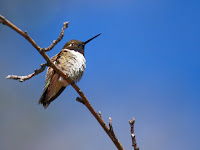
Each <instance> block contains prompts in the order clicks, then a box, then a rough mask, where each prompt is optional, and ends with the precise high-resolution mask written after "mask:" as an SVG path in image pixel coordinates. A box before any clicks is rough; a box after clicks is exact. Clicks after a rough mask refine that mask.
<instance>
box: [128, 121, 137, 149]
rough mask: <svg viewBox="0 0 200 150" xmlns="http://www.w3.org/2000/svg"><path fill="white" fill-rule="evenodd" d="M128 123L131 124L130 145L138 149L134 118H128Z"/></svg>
mask: <svg viewBox="0 0 200 150" xmlns="http://www.w3.org/2000/svg"><path fill="white" fill-rule="evenodd" d="M129 123H130V125H131V139H132V146H133V147H134V150H139V147H137V143H136V138H135V133H134V123H135V118H132V120H129Z"/></svg>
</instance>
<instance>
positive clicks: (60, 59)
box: [38, 33, 101, 108]
mask: <svg viewBox="0 0 200 150" xmlns="http://www.w3.org/2000/svg"><path fill="white" fill-rule="evenodd" d="M100 34H101V33H100ZM100 34H98V35H96V36H94V37H92V38H91V39H89V40H87V41H86V42H82V41H78V40H70V41H69V42H67V43H66V44H65V45H64V47H63V48H62V50H61V51H60V52H59V53H58V54H56V55H55V56H53V57H52V58H51V61H52V62H53V63H54V64H55V65H56V66H57V67H58V68H59V69H61V70H62V71H63V72H64V73H65V74H67V75H68V76H69V77H70V79H72V80H73V81H74V82H78V81H79V80H80V79H81V77H82V76H83V73H84V71H85V68H86V60H85V57H84V50H85V45H86V44H87V43H88V42H90V41H91V40H93V39H94V38H96V37H98V36H99V35H100ZM68 85H69V83H68V82H67V81H66V80H65V79H63V77H61V76H60V75H59V74H58V73H56V72H55V71H54V69H53V68H51V67H48V69H47V73H46V82H45V86H44V90H43V94H42V96H41V98H40V100H39V102H38V103H39V104H42V105H43V106H44V108H47V107H48V106H49V104H50V103H51V102H52V101H53V100H55V99H56V98H57V97H58V96H59V95H60V94H61V93H62V92H63V91H64V89H65V88H66V87H67V86H68Z"/></svg>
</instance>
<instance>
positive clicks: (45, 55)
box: [0, 16, 124, 150]
mask: <svg viewBox="0 0 200 150" xmlns="http://www.w3.org/2000/svg"><path fill="white" fill-rule="evenodd" d="M0 20H1V21H0V23H3V24H4V25H7V26H9V27H10V28H12V29H13V30H15V31H16V32H18V33H19V34H20V35H22V36H23V37H24V38H25V39H27V40H28V41H29V42H30V43H31V44H32V45H33V46H34V47H35V48H36V49H37V50H38V52H39V53H40V54H41V55H42V56H43V58H44V59H45V60H46V62H47V64H48V66H50V67H52V68H53V69H54V70H55V71H56V72H57V73H58V74H59V75H60V76H62V77H63V78H64V79H65V80H66V81H67V82H68V83H69V84H71V86H72V87H73V88H74V89H75V90H76V92H77V93H78V94H79V95H80V97H81V99H82V100H83V102H84V105H85V106H86V107H87V108H88V110H89V111H90V112H91V113H92V115H93V116H94V117H95V118H96V120H97V121H98V122H99V124H100V125H101V126H102V128H103V129H104V131H105V132H106V133H107V135H108V136H109V137H110V139H111V140H112V141H113V143H114V144H115V146H116V147H117V148H118V150H124V148H123V147H122V145H121V144H120V142H119V141H118V140H114V139H113V138H112V136H111V135H110V130H109V128H108V126H107V125H106V124H105V122H104V121H103V119H102V118H101V117H100V116H99V115H98V114H97V113H96V111H95V110H94V108H93V107H92V106H91V105H90V103H89V101H88V99H87V98H86V96H85V95H84V93H83V92H82V91H81V90H80V88H79V87H78V86H77V85H76V84H75V83H74V82H73V81H72V80H71V79H70V78H68V75H66V74H65V73H63V72H62V71H61V70H60V69H59V68H58V67H57V66H55V65H54V64H53V63H52V61H51V60H50V58H49V57H48V55H47V54H46V53H45V50H44V49H42V48H40V47H39V46H38V45H37V44H36V43H35V41H34V40H33V39H32V38H30V37H29V36H28V34H27V32H23V31H22V30H20V29H19V28H18V27H16V26H15V25H14V24H12V23H11V22H9V21H8V20H7V19H5V18H4V17H3V16H0ZM66 23H67V24H68V23H69V22H66ZM66 27H67V26H66ZM52 44H53V45H54V46H55V45H56V43H54V42H53V43H52ZM49 47H50V48H52V47H53V46H51V45H50V46H49ZM47 49H48V48H47Z"/></svg>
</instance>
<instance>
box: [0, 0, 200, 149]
mask: <svg viewBox="0 0 200 150" xmlns="http://www.w3.org/2000/svg"><path fill="white" fill-rule="evenodd" d="M199 6H200V2H198V1H195V0H191V1H186V0H182V1H180V0H174V1H172V0H140V1H138V0H123V1H122V0H115V1H114V0H110V1H106V0H101V1H91V0H85V1H81V0H74V1H72V0H69V1H64V0H58V1H53V0H40V1H33V0H29V1H27V0H17V1H14V0H1V9H0V14H1V15H3V16H5V17H6V18H7V19H9V20H10V21H11V22H13V23H14V24H15V25H17V26H18V27H20V28H21V29H22V30H23V31H25V30H26V31H27V32H28V34H29V35H30V36H31V37H32V38H33V39H34V40H35V41H36V43H37V44H38V45H39V46H41V47H47V46H49V44H50V43H51V42H52V41H53V40H54V39H56V38H57V37H58V35H59V33H60V30H61V28H62V25H63V22H65V21H70V24H69V27H68V28H67V29H66V30H65V36H64V38H63V40H62V41H61V42H60V43H59V44H58V45H57V46H56V47H55V48H54V49H53V50H52V51H50V52H48V55H49V56H50V57H52V56H54V55H55V54H56V53H58V52H59V51H60V50H61V48H62V47H63V45H64V44H65V43H66V42H67V41H69V40H71V39H78V40H81V41H86V40H88V39H89V38H91V37H93V36H94V35H96V34H98V33H102V35H101V36H99V37H98V38H96V39H95V40H93V41H92V42H91V43H89V44H88V45H87V46H86V49H85V57H86V63H87V68H86V72H85V73H84V76H83V78H82V80H81V81H80V82H79V83H78V86H79V87H80V88H81V89H82V90H83V92H84V93H85V94H86V96H87V98H88V99H89V101H90V102H91V104H92V105H93V107H94V109H95V110H96V111H99V110H100V111H101V112H102V117H103V119H104V120H105V122H106V123H108V117H111V118H112V120H113V126H114V130H115V132H116V134H117V136H118V138H119V140H120V142H121V144H122V145H123V146H124V148H125V149H131V148H132V147H131V139H130V127H129V123H128V120H130V119H131V118H132V117H135V118H136V124H135V132H136V137H137V143H138V145H139V147H140V149H149V150H151V149H152V150H153V149H162V150H167V149H181V150H186V149H193V150H197V149H199V147H200V144H199V134H200V130H199V126H200V119H199V116H200V109H199V108H200V101H199V100H200V79H199V77H200V68H199V66H200V59H199V56H200V50H199V49H200V43H199V39H200V28H199V27H200V20H199V18H200V10H199ZM0 51H1V55H0V68H1V72H0V83H1V84H0V95H1V97H0V102H1V104H0V120H1V122H0V133H1V134H0V149H2V150H10V149H13V150H26V149H27V148H28V149H29V150H35V149H38V150H40V149H48V150H54V149H60V150H65V149H74V150H76V149H77V150H78V149H87V150H88V149H89V150H90V149H91V150H92V149H95V150H102V149H113V150H114V149H116V148H115V147H114V145H113V143H112V142H111V141H110V139H109V138H108V137H107V135H106V134H105V133H104V131H103V129H102V128H101V127H100V126H99V125H98V123H97V121H96V120H95V119H94V118H93V117H92V115H91V114H90V113H89V111H88V110H87V109H86V108H85V107H84V106H83V105H82V104H79V103H77V102H76V101H75V98H76V97H77V93H76V92H75V91H74V90H73V89H72V88H71V87H68V88H67V89H66V90H65V91H64V92H63V94H62V95H61V96H60V97H59V98H58V99H57V100H56V101H54V102H53V103H52V104H51V105H50V107H49V108H48V109H46V110H44V109H43V107H42V106H40V105H38V100H39V98H40V96H41V94H42V91H43V86H44V82H45V72H43V73H42V74H40V75H38V76H36V77H34V78H33V79H31V80H28V81H26V82H24V83H19V82H17V81H12V80H6V79H5V77H6V76H7V75H8V74H17V75H26V74H29V73H32V72H33V70H34V69H36V68H39V66H40V64H41V63H44V62H45V61H44V60H43V58H42V57H41V56H40V55H39V54H38V52H37V51H36V50H35V49H34V48H33V47H32V46H31V45H30V44H29V43H28V42H27V41H26V40H25V39H23V38H22V37H20V36H19V35H18V34H17V33H15V32H13V31H12V30H11V29H10V28H8V27H6V26H3V25H0Z"/></svg>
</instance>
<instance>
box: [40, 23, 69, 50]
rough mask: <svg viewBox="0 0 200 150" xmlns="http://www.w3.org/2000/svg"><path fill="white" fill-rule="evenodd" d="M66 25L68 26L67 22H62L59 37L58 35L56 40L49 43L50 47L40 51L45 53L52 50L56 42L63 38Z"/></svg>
mask: <svg viewBox="0 0 200 150" xmlns="http://www.w3.org/2000/svg"><path fill="white" fill-rule="evenodd" d="M68 24H69V21H68V22H64V24H63V28H62V30H61V32H60V35H59V37H58V38H57V40H54V41H53V42H52V43H51V45H50V46H49V47H47V48H42V49H41V50H44V51H45V52H47V51H50V50H51V49H53V48H54V46H55V45H56V44H57V43H58V42H60V41H61V39H62V38H63V36H64V31H65V29H66V28H67V27H68Z"/></svg>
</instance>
